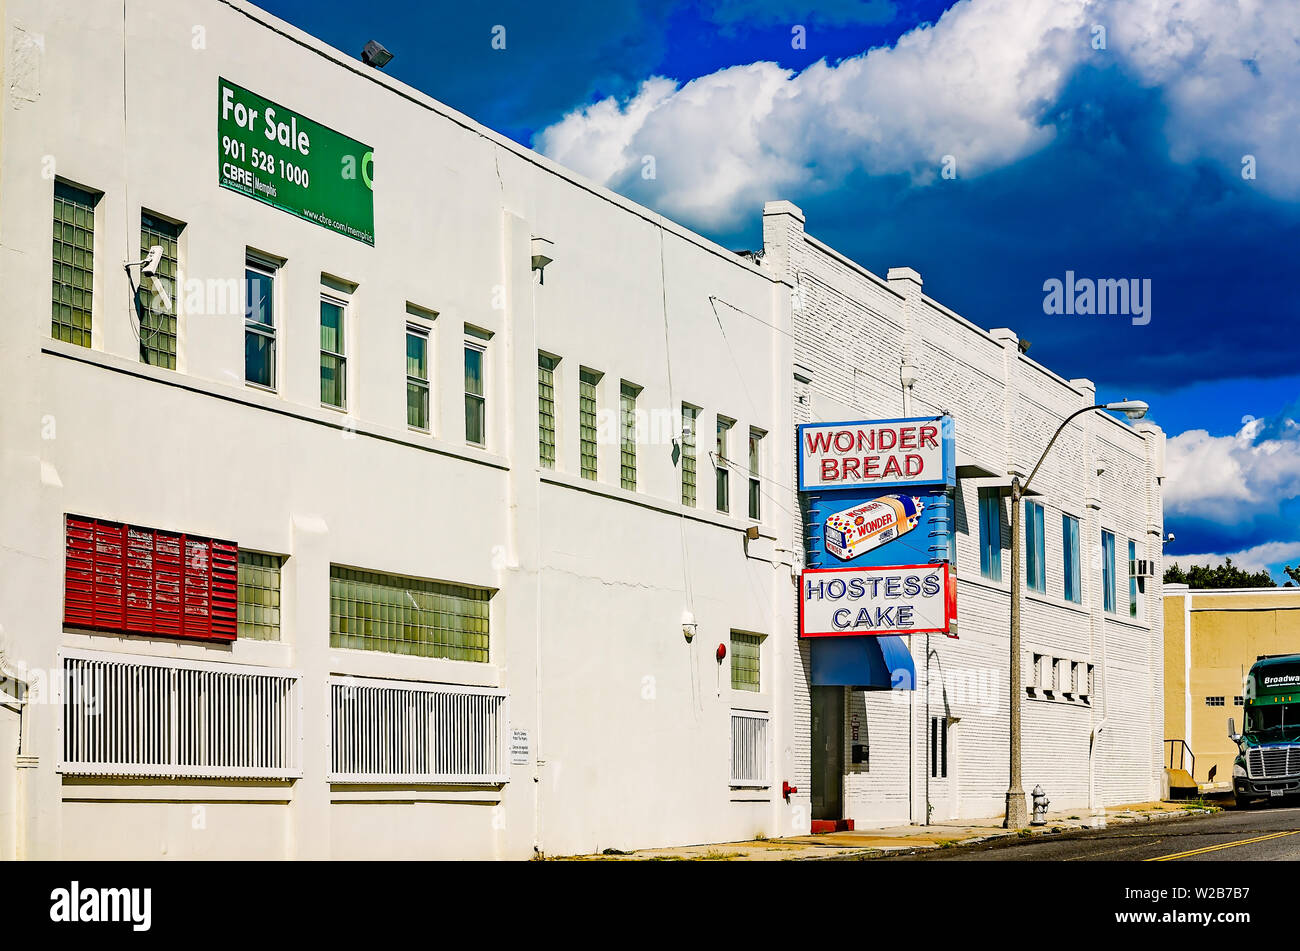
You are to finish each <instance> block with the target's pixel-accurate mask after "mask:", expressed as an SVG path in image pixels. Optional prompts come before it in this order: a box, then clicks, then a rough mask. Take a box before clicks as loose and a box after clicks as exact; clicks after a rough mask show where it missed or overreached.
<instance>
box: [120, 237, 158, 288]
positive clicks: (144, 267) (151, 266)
mask: <svg viewBox="0 0 1300 951" xmlns="http://www.w3.org/2000/svg"><path fill="white" fill-rule="evenodd" d="M162 256H163V249H162V245H161V244H155V245H152V246H151V247H150V248H149V253H148V254H147V255H145V258H144V260H143V261H128V262H126V269H127V270H128V271H130V270H131V268H133V267H138V268H139V269H140V279H141V280H144V279H145V278H146V277H153V276H154V275H155V274H157V273H158V268H159V267H160V266H161V265H162Z"/></svg>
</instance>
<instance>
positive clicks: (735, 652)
mask: <svg viewBox="0 0 1300 951" xmlns="http://www.w3.org/2000/svg"><path fill="white" fill-rule="evenodd" d="M762 643H763V639H762V638H761V637H759V636H758V635H757V634H742V633H740V632H739V631H732V632H731V689H732V690H755V691H756V690H759V689H761V687H760V683H759V669H758V668H759V653H760V648H761V646H762Z"/></svg>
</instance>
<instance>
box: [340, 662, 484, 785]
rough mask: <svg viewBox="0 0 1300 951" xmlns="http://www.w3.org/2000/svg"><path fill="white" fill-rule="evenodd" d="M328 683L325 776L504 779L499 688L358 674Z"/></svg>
mask: <svg viewBox="0 0 1300 951" xmlns="http://www.w3.org/2000/svg"><path fill="white" fill-rule="evenodd" d="M329 690H330V775H329V781H330V782H332V783H393V782H402V783H447V784H496V783H504V782H507V781H508V780H509V775H508V774H509V767H508V766H507V764H506V760H505V755H504V751H503V744H504V741H505V735H504V734H505V707H506V692H505V691H504V690H498V689H494V688H488V687H461V686H454V685H451V684H429V683H419V682H416V681H409V680H373V679H369V678H362V677H331V678H330V680H329Z"/></svg>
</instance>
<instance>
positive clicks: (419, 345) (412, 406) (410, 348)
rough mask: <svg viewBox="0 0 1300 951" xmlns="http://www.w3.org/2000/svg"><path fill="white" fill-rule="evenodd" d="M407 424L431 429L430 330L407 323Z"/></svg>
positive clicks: (425, 429) (422, 429) (422, 430)
mask: <svg viewBox="0 0 1300 951" xmlns="http://www.w3.org/2000/svg"><path fill="white" fill-rule="evenodd" d="M406 425H407V426H409V427H410V428H411V429H418V430H420V431H421V432H428V431H429V331H427V330H425V329H424V328H423V327H420V326H418V325H416V324H407V325H406Z"/></svg>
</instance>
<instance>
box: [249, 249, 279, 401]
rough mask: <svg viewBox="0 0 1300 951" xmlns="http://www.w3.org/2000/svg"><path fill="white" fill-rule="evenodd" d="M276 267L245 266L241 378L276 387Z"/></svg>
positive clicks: (260, 264) (250, 262) (254, 383)
mask: <svg viewBox="0 0 1300 951" xmlns="http://www.w3.org/2000/svg"><path fill="white" fill-rule="evenodd" d="M275 335H276V326H275V268H273V267H270V266H268V265H266V264H264V263H263V262H261V261H253V260H249V261H248V262H247V263H245V265H244V379H245V380H246V381H248V382H249V383H252V384H253V385H254V386H261V387H265V388H266V389H268V390H273V389H275Z"/></svg>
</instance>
